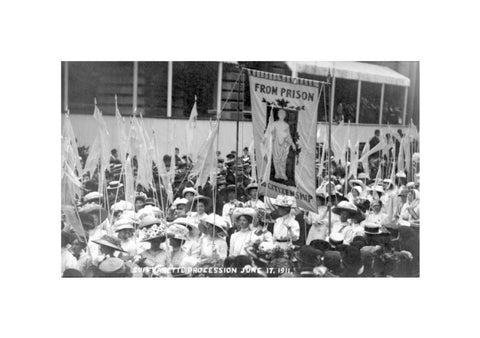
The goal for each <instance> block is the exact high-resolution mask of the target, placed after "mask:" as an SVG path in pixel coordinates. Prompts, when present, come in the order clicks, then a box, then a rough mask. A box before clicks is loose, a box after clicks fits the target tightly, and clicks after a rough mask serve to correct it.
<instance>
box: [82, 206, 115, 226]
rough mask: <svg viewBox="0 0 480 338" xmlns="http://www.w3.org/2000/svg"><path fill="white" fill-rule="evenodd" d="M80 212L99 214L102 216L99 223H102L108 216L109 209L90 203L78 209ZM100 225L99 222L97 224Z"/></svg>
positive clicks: (83, 213)
mask: <svg viewBox="0 0 480 338" xmlns="http://www.w3.org/2000/svg"><path fill="white" fill-rule="evenodd" d="M78 213H79V214H80V216H81V215H97V216H100V220H99V224H100V223H102V222H103V221H104V220H105V219H106V218H107V216H108V212H107V210H105V209H104V208H102V207H101V206H100V205H98V204H95V203H89V204H87V205H84V206H83V207H81V208H80V209H79V210H78ZM96 225H98V224H96Z"/></svg>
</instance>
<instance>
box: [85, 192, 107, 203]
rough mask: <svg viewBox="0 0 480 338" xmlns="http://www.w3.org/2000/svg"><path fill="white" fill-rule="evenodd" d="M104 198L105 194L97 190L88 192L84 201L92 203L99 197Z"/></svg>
mask: <svg viewBox="0 0 480 338" xmlns="http://www.w3.org/2000/svg"><path fill="white" fill-rule="evenodd" d="M102 198H103V195H102V194H100V193H99V192H97V191H92V192H90V193H88V194H86V195H85V196H84V197H83V202H84V203H90V202H92V201H93V200H98V199H102Z"/></svg>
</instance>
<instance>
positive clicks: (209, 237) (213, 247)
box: [198, 214, 228, 259]
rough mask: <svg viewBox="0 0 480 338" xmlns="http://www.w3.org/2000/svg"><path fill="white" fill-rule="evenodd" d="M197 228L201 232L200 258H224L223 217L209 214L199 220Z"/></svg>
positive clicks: (225, 226) (225, 227)
mask: <svg viewBox="0 0 480 338" xmlns="http://www.w3.org/2000/svg"><path fill="white" fill-rule="evenodd" d="M198 229H199V230H200V231H201V232H202V233H203V236H202V237H201V238H200V259H209V258H220V259H225V258H226V257H227V254H228V245H227V241H226V240H225V238H226V237H227V222H226V221H225V219H224V218H223V217H222V216H220V215H215V214H210V215H208V216H207V217H206V219H205V220H203V221H201V222H200V224H199V225H198Z"/></svg>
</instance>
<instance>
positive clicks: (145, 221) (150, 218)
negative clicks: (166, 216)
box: [139, 215, 163, 229]
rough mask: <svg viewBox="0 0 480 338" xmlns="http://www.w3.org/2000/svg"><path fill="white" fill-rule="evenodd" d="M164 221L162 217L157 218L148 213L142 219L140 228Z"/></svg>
mask: <svg viewBox="0 0 480 338" xmlns="http://www.w3.org/2000/svg"><path fill="white" fill-rule="evenodd" d="M162 223H163V221H162V220H161V219H160V218H156V217H154V216H153V215H146V216H145V217H143V218H142V220H141V221H140V226H139V228H140V229H142V228H146V227H149V226H152V225H154V224H162Z"/></svg>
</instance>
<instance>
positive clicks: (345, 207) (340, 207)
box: [332, 201, 358, 215]
mask: <svg viewBox="0 0 480 338" xmlns="http://www.w3.org/2000/svg"><path fill="white" fill-rule="evenodd" d="M342 211H348V212H349V213H350V214H356V213H357V212H358V209H357V207H356V206H355V205H354V204H353V203H350V202H348V201H341V202H340V203H338V204H337V205H336V206H335V207H334V208H333V209H332V212H333V213H334V214H337V215H339V214H340V213H341V212H342Z"/></svg>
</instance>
